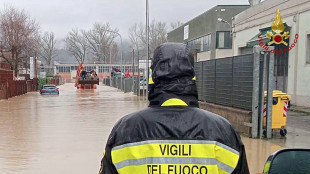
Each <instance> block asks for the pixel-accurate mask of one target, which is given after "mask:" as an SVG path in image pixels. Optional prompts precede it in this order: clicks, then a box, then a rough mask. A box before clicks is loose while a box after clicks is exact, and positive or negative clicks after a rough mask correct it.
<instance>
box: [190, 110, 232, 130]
mask: <svg viewBox="0 0 310 174" xmlns="http://www.w3.org/2000/svg"><path fill="white" fill-rule="evenodd" d="M193 110H194V111H195V114H196V115H198V116H199V117H200V118H201V119H206V120H208V121H211V122H214V123H219V124H222V125H227V126H231V123H230V122H229V121H228V120H227V119H226V118H224V117H222V116H220V115H218V114H215V113H212V112H210V111H207V110H204V109H200V108H193Z"/></svg>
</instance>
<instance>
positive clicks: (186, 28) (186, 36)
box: [184, 25, 189, 40]
mask: <svg viewBox="0 0 310 174" xmlns="http://www.w3.org/2000/svg"><path fill="white" fill-rule="evenodd" d="M188 33H189V26H188V25H186V26H184V40H186V39H188Z"/></svg>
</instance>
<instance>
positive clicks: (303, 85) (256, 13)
mask: <svg viewBox="0 0 310 174" xmlns="http://www.w3.org/2000/svg"><path fill="white" fill-rule="evenodd" d="M278 9H279V10H280V12H281V16H282V19H283V23H284V24H285V26H286V31H289V32H290V33H289V34H290V38H289V39H288V41H289V46H294V45H295V46H294V48H292V49H290V51H288V52H286V53H283V54H281V55H279V56H276V63H277V65H276V66H277V67H275V69H276V71H277V72H276V74H275V76H276V78H275V79H276V81H275V85H276V86H277V87H276V88H277V89H280V90H283V91H284V92H287V93H288V94H290V95H291V96H292V98H291V100H292V104H295V105H298V106H305V107H310V0H265V1H264V2H262V3H259V4H257V5H255V6H252V7H251V8H249V9H247V10H245V11H244V12H242V13H240V14H238V15H237V16H235V17H234V19H233V54H234V55H235V56H236V55H242V54H248V53H252V52H253V43H256V44H258V41H257V40H258V39H257V40H255V38H256V37H257V35H258V34H259V33H260V32H263V31H267V30H268V27H269V28H270V27H271V25H272V23H273V21H274V20H275V15H276V12H277V10H278ZM296 34H297V35H298V39H297V38H296V37H295V36H296ZM296 40H297V43H296V44H294V45H292V44H293V43H294V41H295V42H296ZM287 48H289V47H287Z"/></svg>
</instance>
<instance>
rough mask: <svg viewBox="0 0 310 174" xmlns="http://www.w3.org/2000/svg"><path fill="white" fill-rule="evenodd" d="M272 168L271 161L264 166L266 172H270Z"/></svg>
mask: <svg viewBox="0 0 310 174" xmlns="http://www.w3.org/2000/svg"><path fill="white" fill-rule="evenodd" d="M269 169H270V162H267V163H266V164H265V167H264V173H268V172H269Z"/></svg>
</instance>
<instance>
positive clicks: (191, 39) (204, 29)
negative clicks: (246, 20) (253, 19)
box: [168, 5, 250, 61]
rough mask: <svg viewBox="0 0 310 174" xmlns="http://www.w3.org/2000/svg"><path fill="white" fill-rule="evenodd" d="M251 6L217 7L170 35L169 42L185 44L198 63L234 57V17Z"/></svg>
mask: <svg viewBox="0 0 310 174" xmlns="http://www.w3.org/2000/svg"><path fill="white" fill-rule="evenodd" d="M249 7H250V6H249V5H217V6H215V7H213V8H211V9H210V10H208V11H206V12H204V13H203V14H201V15H199V16H198V17H196V18H194V19H192V20H190V21H188V22H186V23H185V24H184V25H182V26H181V27H179V28H177V29H175V30H173V31H171V32H169V33H168V41H169V42H178V43H185V44H188V45H189V46H190V48H191V49H192V50H193V53H194V56H195V60H196V61H204V60H210V59H215V58H223V57H227V56H230V55H232V38H231V22H232V17H233V16H235V15H237V14H238V13H240V12H242V11H244V10H246V9H247V8H249Z"/></svg>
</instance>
